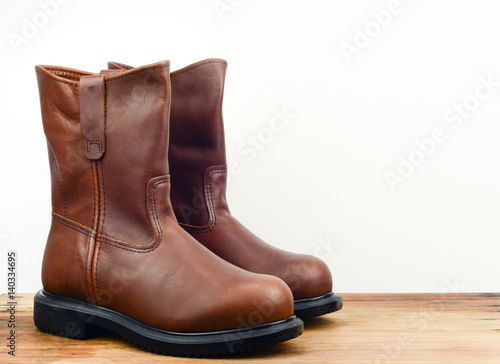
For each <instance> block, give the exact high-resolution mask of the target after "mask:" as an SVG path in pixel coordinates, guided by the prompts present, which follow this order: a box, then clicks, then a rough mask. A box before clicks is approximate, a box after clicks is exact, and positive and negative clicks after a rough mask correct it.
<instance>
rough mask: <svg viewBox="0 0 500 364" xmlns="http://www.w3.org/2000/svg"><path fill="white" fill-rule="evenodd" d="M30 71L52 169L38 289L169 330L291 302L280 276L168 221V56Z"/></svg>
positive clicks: (240, 319)
mask: <svg viewBox="0 0 500 364" xmlns="http://www.w3.org/2000/svg"><path fill="white" fill-rule="evenodd" d="M36 71H37V77H38V84H39V90H40V103H41V110H42V120H43V125H44V132H45V134H46V137H47V143H48V149H49V162H50V168H51V178H52V205H53V208H52V214H53V220H52V227H51V230H50V233H49V238H48V242H47V246H46V249H45V254H44V260H43V265H42V283H43V286H44V288H45V289H46V290H47V291H49V292H51V293H54V294H59V295H63V296H68V297H73V298H77V299H80V300H85V301H90V302H93V303H95V304H97V305H102V306H104V307H108V308H110V309H113V310H116V311H118V312H121V313H124V314H126V315H128V316H130V317H132V318H135V319H137V320H139V321H141V322H144V323H146V324H148V325H151V326H154V327H158V328H162V329H165V330H171V331H179V332H205V331H217V330H227V329H234V328H239V327H247V326H255V325H258V324H263V323H268V322H273V321H277V320H281V319H284V318H287V317H290V316H291V315H292V314H293V298H292V295H291V292H290V290H289V289H288V287H287V286H286V284H284V283H283V282H282V281H281V280H279V279H277V278H275V277H272V276H268V275H262V274H255V273H250V272H247V271H245V270H243V269H240V268H238V267H236V266H234V265H232V264H229V263H227V262H226V261H224V260H222V259H221V258H219V257H218V256H216V255H215V254H213V253H212V252H210V251H209V250H208V249H206V248H205V247H203V246H202V245H200V244H199V243H198V242H197V241H196V240H195V239H194V238H193V237H191V236H190V235H189V234H188V233H186V232H185V231H184V230H183V229H182V228H181V227H180V226H179V225H178V222H177V220H176V217H175V214H174V212H173V207H172V204H171V201H170V197H169V196H170V187H171V186H170V176H169V166H168V155H167V151H168V140H169V125H168V124H169V115H170V102H171V93H170V73H169V62H168V61H164V62H159V63H156V64H152V65H148V66H143V67H139V68H135V69H133V70H127V71H125V72H120V73H116V74H109V75H105V74H103V75H97V74H93V73H89V72H84V71H78V70H74V69H69V68H64V67H54V66H37V67H36ZM82 80H83V81H82ZM101 81H102V82H101ZM101 85H102V86H101ZM82 88H85V90H84V92H83V93H82ZM82 121H83V124H82ZM101 126H102V127H101ZM263 307H264V308H266V307H267V308H268V309H266V310H264V309H263ZM255 317H258V319H257V320H256V319H255Z"/></svg>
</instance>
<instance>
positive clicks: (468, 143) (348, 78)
mask: <svg viewBox="0 0 500 364" xmlns="http://www.w3.org/2000/svg"><path fill="white" fill-rule="evenodd" d="M46 1H48V0H46ZM214 4H215V5H219V6H222V5H221V4H229V5H227V6H229V8H228V7H227V6H226V8H224V9H225V11H224V10H220V11H219V13H218V12H217V11H216V9H215V7H214ZM389 7H391V5H389V2H388V1H343V2H333V1H306V0H303V1H290V0H286V1H285V0H283V1H269V0H267V1H265V0H252V1H250V0H246V1H245V0H244V1H238V0H221V1H212V0H206V1H181V0H179V1H165V0H163V1H141V2H137V1H125V0H120V1H95V0H92V1H91V0H86V1H82V0H72V1H68V2H67V4H64V5H60V6H59V9H56V10H53V11H52V14H51V15H50V16H48V15H46V16H45V18H44V15H43V14H42V15H40V14H39V12H40V11H44V10H42V6H41V5H40V3H39V2H38V1H11V2H4V4H3V11H2V13H1V15H0V17H1V22H0V27H1V32H0V35H1V36H0V47H1V54H2V57H1V58H0V65H1V66H2V67H1V70H2V77H1V85H0V103H1V104H0V128H1V129H0V130H1V136H2V138H1V143H0V158H1V167H2V172H1V180H0V183H1V185H0V191H1V192H0V193H1V196H0V197H1V200H0V202H1V209H0V242H1V251H0V253H1V254H2V255H1V257H0V262H1V263H0V268H1V276H0V278H1V281H0V285H1V286H0V292H5V291H6V287H4V285H5V286H6V278H5V271H6V251H7V250H8V249H16V250H17V251H18V255H19V263H18V273H19V286H18V291H19V292H35V291H36V290H38V289H39V288H40V287H41V282H40V265H41V260H42V255H43V249H44V245H45V240H46V237H47V233H48V229H49V225H50V209H51V204H50V176H49V166H48V157H47V152H46V144H45V138H44V135H43V130H42V122H41V117H40V109H39V100H38V89H37V84H36V78H35V72H34V69H33V67H34V65H35V64H53V65H60V66H67V67H72V68H78V69H83V70H88V71H95V72H98V71H99V70H100V69H102V68H103V67H104V66H105V64H106V61H108V60H116V61H119V62H124V63H130V64H132V65H143V64H148V63H153V62H156V61H159V60H163V59H170V60H171V62H172V69H174V70H175V69H178V68H181V67H184V66H186V65H188V64H190V63H192V62H196V61H199V60H201V59H204V58H208V57H218V58H224V59H226V60H227V61H228V62H229V68H228V73H227V79H226V93H225V99H224V118H225V122H226V125H225V128H226V140H227V151H228V161H230V162H233V163H234V162H237V163H239V166H240V167H239V168H238V169H236V170H232V175H231V177H230V182H229V183H230V184H229V191H228V198H229V202H230V206H231V210H232V212H233V214H234V215H235V216H237V217H238V218H239V219H240V220H241V221H242V222H244V223H245V224H246V225H247V226H248V227H249V228H251V229H252V230H253V231H254V232H256V233H257V234H258V235H260V236H261V237H262V238H264V239H265V240H266V241H268V242H270V243H271V244H273V245H276V246H279V247H281V248H284V249H288V250H292V251H297V252H305V253H310V254H317V255H319V256H321V257H323V258H324V259H325V261H326V262H327V263H328V264H329V266H330V267H331V270H332V272H333V274H334V277H335V289H336V291H338V292H448V291H457V292H461V291H499V290H500V283H499V277H500V264H499V256H500V241H499V240H500V224H499V221H500V188H499V185H500V172H499V168H500V166H499V161H498V156H499V152H500V143H499V136H500V126H499V119H500V111H499V107H498V105H499V103H500V87H499V85H496V86H495V87H493V89H492V91H491V92H489V93H486V91H485V90H486V89H481V90H480V91H481V92H483V93H480V95H481V96H482V98H483V100H479V101H478V100H477V98H475V96H474V95H475V91H476V88H477V87H482V86H479V85H480V81H479V80H480V78H481V77H482V78H483V79H488V77H489V78H491V79H493V80H494V81H495V80H496V81H497V82H500V43H499V35H500V22H499V21H498V15H499V13H500V4H499V3H498V2H495V1H477V0H475V1H472V0H471V1H457V0H449V1H439V2H436V1H430V0H428V1H404V0H401V3H400V4H399V5H398V6H396V8H395V9H396V10H395V11H394V12H393V13H392V15H391V18H390V19H388V17H387V12H382V13H381V11H382V10H383V9H388V8H389ZM229 9H230V10H229ZM391 9H393V8H391ZM393 10H394V9H393ZM373 11H375V12H376V14H379V15H378V16H377V15H373V13H372V12H373ZM380 14H382V15H380ZM384 14H385V18H384ZM34 18H35V19H34ZM375 18H378V19H379V20H378V23H374V21H376V20H374V19H375ZM25 19H27V20H28V21H31V22H35V21H37V22H38V24H39V26H38V27H37V29H38V31H37V33H36V34H35V35H34V36H32V37H31V38H30V39H26V42H25V43H24V42H23V43H22V44H20V45H19V46H18V47H17V48H18V49H17V51H16V49H15V48H16V47H15V46H14V45H13V43H12V42H11V39H12V37H13V34H15V35H17V36H23V35H22V27H23V24H24V22H25V21H26V20H25ZM381 19H382V20H381ZM384 19H385V20H384ZM45 20H47V21H46V24H43V23H44V22H45ZM380 22H383V23H384V24H383V25H380ZM377 24H378V25H377ZM366 31H368V32H369V33H370V35H369V36H368V40H367V39H366V38H365V39H362V38H363V36H362V35H360V33H359V32H363V33H365V32H366ZM356 36H357V38H358V39H357V41H358V42H357V43H354V38H355V37H356ZM360 42H361V43H360ZM356 44H357V48H356V53H354V54H352V57H346V54H345V52H343V51H342V47H344V48H346V47H355V46H356ZM350 49H351V50H352V49H353V48H350ZM464 102H466V103H468V106H467V105H466V106H467V107H468V108H469V109H470V110H471V112H470V113H468V116H467V117H462V118H461V120H457V119H456V115H457V114H453V113H452V112H451V111H449V110H450V109H451V110H453V107H456V105H457V104H463V103H464ZM454 105H455V106H454ZM273 110H278V111H282V110H287V112H288V113H290V114H293V116H294V117H293V118H292V119H291V121H290V123H289V125H288V126H286V128H284V129H283V130H281V131H277V132H273V133H271V134H270V133H269V129H268V127H269V124H270V121H271V120H272V119H273V117H274V112H275V111H273ZM450 112H451V114H450ZM446 115H447V116H446ZM453 115H455V119H453V120H452V121H453V122H452V123H449V122H447V121H450V118H451V117H452V116H453ZM460 121H461V124H458V123H459V122H460ZM436 129H440V130H442V132H441V133H444V137H443V138H445V139H446V140H445V141H443V142H442V143H439V144H436V147H435V148H434V149H433V150H430V151H428V154H429V155H426V156H424V157H423V160H422V156H423V154H422V153H421V152H419V149H418V147H417V146H416V144H415V140H416V139H418V140H420V141H423V140H425V139H428V138H430V137H431V136H432V135H433V133H434V131H435V130H436ZM438 133H439V131H438ZM252 136H256V137H257V138H261V139H260V140H261V142H260V143H261V144H262V148H261V149H262V150H260V151H258V152H257V153H256V156H255V158H253V159H251V160H250V157H249V156H250V154H249V152H245V151H244V150H248V148H249V146H248V144H245V143H248V138H249V137H252ZM441 141H442V140H441ZM411 155H412V156H413V158H416V159H414V161H415V160H416V161H417V162H418V163H420V164H419V165H418V166H417V167H414V169H413V171H412V173H410V172H408V171H407V172H408V173H407V174H406V175H405V177H404V178H402V180H403V182H400V183H397V184H396V186H394V187H395V188H393V189H392V188H391V187H390V185H389V183H388V182H387V180H386V174H387V173H388V172H390V173H398V167H399V165H400V163H401V159H400V158H403V159H405V160H408V159H409V158H410V156H411ZM419 157H420V159H419ZM68 243H70V242H68Z"/></svg>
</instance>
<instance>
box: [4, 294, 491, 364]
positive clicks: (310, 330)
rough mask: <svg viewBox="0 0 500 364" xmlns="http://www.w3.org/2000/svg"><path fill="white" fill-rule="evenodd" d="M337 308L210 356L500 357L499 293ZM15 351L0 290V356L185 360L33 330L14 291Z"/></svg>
mask: <svg viewBox="0 0 500 364" xmlns="http://www.w3.org/2000/svg"><path fill="white" fill-rule="evenodd" d="M342 296H343V297H344V308H343V309H342V310H341V311H339V312H336V313H333V314H330V315H326V316H324V317H319V318H315V319H312V320H309V321H307V322H306V331H305V332H304V334H303V335H302V336H301V337H299V338H297V339H295V340H292V341H289V342H285V343H281V344H278V345H274V346H272V347H268V348H265V349H263V350H259V351H256V352H252V353H249V354H245V355H239V356H237V357H228V358H224V359H216V360H213V359H196V361H198V362H207V363H208V362H210V363H232V362H243V361H245V362H252V363H268V362H277V363H283V362H286V363H298V362H307V363H330V362H331V363H334V362H335V363H422V362H425V363H432V362H434V363H438V362H448V363H500V293H461V294H457V293H449V294H448V293H447V294H409V293H408V294H343V295H342ZM17 301H18V306H17V317H16V320H17V323H18V326H17V333H18V336H17V343H16V346H17V347H16V354H17V355H16V357H15V358H11V357H9V356H8V355H7V347H6V346H5V345H4V344H3V343H5V342H6V341H7V340H6V339H5V338H6V335H7V328H6V320H7V313H6V311H5V306H6V302H7V296H6V295H2V296H0V309H1V311H2V312H1V316H0V334H1V336H0V337H1V339H2V340H1V342H2V345H1V349H0V362H2V363H4V362H17V363H52V362H57V363H101V362H109V363H118V362H121V363H134V362H148V363H160V362H169V363H187V362H192V361H193V359H186V358H175V357H164V356H159V355H156V354H152V353H148V352H145V351H142V350H140V349H137V348H135V347H134V346H131V345H130V344H128V343H127V342H125V341H124V340H122V339H120V338H119V337H116V336H107V337H100V338H94V339H91V340H87V341H78V340H71V339H66V338H61V337H57V336H53V335H49V334H45V333H42V332H39V331H38V330H37V329H36V328H35V327H34V326H33V320H32V310H33V295H32V294H19V295H17Z"/></svg>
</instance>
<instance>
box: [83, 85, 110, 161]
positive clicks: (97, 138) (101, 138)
mask: <svg viewBox="0 0 500 364" xmlns="http://www.w3.org/2000/svg"><path fill="white" fill-rule="evenodd" d="M104 78H105V75H92V76H82V77H80V123H81V128H82V144H83V153H84V154H85V155H86V156H87V158H88V159H90V160H97V159H100V158H101V157H102V156H103V154H104V152H105V151H106V136H105V117H106V116H105V102H106V101H105V100H106V90H105V85H104Z"/></svg>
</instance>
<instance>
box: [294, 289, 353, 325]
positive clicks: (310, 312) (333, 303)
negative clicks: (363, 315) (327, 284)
mask: <svg viewBox="0 0 500 364" xmlns="http://www.w3.org/2000/svg"><path fill="white" fill-rule="evenodd" d="M342 306H343V302H342V297H340V296H339V295H338V294H335V293H333V292H330V293H327V294H325V295H323V296H318V297H313V298H306V299H302V300H295V301H294V311H295V312H294V314H295V316H297V317H298V318H300V319H301V320H305V319H308V318H311V317H315V316H321V315H325V314H327V313H330V312H335V311H338V310H340V309H341V308H342Z"/></svg>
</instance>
